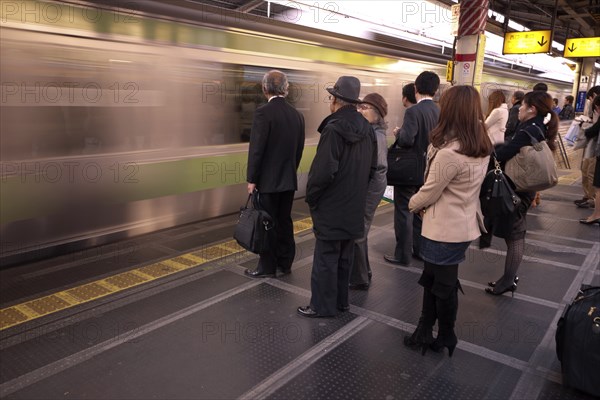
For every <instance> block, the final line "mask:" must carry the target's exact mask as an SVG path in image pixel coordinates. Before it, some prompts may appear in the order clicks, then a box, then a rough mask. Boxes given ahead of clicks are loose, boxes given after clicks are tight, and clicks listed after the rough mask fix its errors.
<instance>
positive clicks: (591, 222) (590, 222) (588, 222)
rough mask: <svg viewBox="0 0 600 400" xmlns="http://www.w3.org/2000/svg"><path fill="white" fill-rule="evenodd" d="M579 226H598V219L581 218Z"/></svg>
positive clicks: (599, 221) (599, 222) (599, 219)
mask: <svg viewBox="0 0 600 400" xmlns="http://www.w3.org/2000/svg"><path fill="white" fill-rule="evenodd" d="M579 223H580V224H585V225H594V224H598V225H600V218H596V219H592V220H588V219H587V218H583V219H580V220H579Z"/></svg>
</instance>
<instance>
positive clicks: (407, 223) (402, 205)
mask: <svg viewBox="0 0 600 400" xmlns="http://www.w3.org/2000/svg"><path fill="white" fill-rule="evenodd" d="M418 190H419V186H394V232H395V234H396V249H395V250H394V257H396V259H398V260H400V262H401V263H403V264H407V265H408V264H409V263H410V259H411V253H415V254H417V255H420V254H421V248H420V240H421V227H422V226H423V220H422V219H421V217H419V216H418V215H416V214H413V213H411V212H410V211H408V202H409V201H410V198H411V197H412V196H413V195H414V194H415V193H417V191H418Z"/></svg>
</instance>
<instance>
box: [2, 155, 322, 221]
mask: <svg viewBox="0 0 600 400" xmlns="http://www.w3.org/2000/svg"><path fill="white" fill-rule="evenodd" d="M315 152H316V146H306V148H305V149H304V154H303V157H302V161H301V162H300V167H299V169H298V173H299V174H306V173H308V170H309V168H310V164H311V162H312V160H313V158H314V155H315ZM247 162H248V154H247V152H240V153H233V154H230V155H223V156H210V157H201V158H194V159H186V160H177V161H165V162H158V163H151V164H150V163H149V164H137V163H124V164H120V165H117V164H111V165H100V164H99V163H97V162H94V161H85V160H83V161H79V162H77V161H71V160H69V159H66V160H64V161H58V162H54V161H48V162H44V161H31V162H27V161H23V162H19V163H11V162H4V163H2V172H3V173H6V172H10V171H14V172H15V173H16V174H15V175H13V176H3V177H2V178H0V204H2V207H0V223H1V224H6V223H9V222H12V221H18V220H22V219H27V218H35V217H38V216H44V215H50V214H53V213H56V212H58V211H62V210H64V207H65V205H68V204H76V203H79V204H82V202H84V203H85V202H87V203H88V204H102V205H110V204H120V203H128V202H132V201H139V200H148V199H154V198H158V197H163V196H171V195H181V194H184V193H192V192H197V191H202V190H209V189H215V188H219V187H224V186H229V185H236V184H240V183H244V182H246V166H247ZM75 187H76V188H77V191H76V192H74V191H69V189H70V188H75Z"/></svg>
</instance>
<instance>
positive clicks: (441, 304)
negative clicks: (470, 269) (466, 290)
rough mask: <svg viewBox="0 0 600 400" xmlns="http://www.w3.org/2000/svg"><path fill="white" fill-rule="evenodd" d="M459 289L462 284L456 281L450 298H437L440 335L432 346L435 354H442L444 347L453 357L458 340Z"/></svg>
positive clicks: (450, 291) (450, 292) (436, 305)
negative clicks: (456, 330)
mask: <svg viewBox="0 0 600 400" xmlns="http://www.w3.org/2000/svg"><path fill="white" fill-rule="evenodd" d="M458 289H461V291H462V288H461V287H460V282H458V281H456V286H455V287H454V288H451V289H450V290H449V295H448V297H446V298H444V297H445V296H444V295H441V296H439V295H438V296H436V297H435V300H436V302H435V307H436V310H437V316H438V328H439V329H438V335H437V338H436V339H435V340H434V341H433V343H432V344H431V349H432V350H433V351H435V352H440V351H442V350H443V349H444V347H447V348H448V355H449V356H450V357H452V353H454V349H455V348H456V344H457V343H458V338H457V337H456V333H454V324H455V322H456V314H457V312H458Z"/></svg>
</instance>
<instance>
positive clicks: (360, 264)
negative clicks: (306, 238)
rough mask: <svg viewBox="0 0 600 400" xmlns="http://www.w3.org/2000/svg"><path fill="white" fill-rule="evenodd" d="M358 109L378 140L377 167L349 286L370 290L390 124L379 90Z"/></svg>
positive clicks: (356, 244) (368, 191)
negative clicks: (372, 245)
mask: <svg viewBox="0 0 600 400" xmlns="http://www.w3.org/2000/svg"><path fill="white" fill-rule="evenodd" d="M358 111H359V112H360V113H361V114H362V115H363V117H365V118H366V119H367V121H369V123H370V124H371V126H372V127H373V130H374V132H375V137H376V139H377V168H376V169H375V173H374V174H372V176H371V178H370V179H369V187H368V189H367V201H366V207H365V233H364V235H363V237H362V238H360V239H356V241H355V242H354V261H353V263H352V270H351V271H352V272H351V273H350V289H357V290H367V289H369V285H370V284H371V277H372V276H373V274H372V272H371V265H370V263H369V245H368V237H369V230H370V229H371V222H373V217H374V216H375V210H376V209H377V205H378V204H379V202H380V201H381V197H382V196H383V192H385V187H386V186H387V178H386V172H387V139H386V133H385V131H386V129H387V124H386V122H385V120H384V118H385V116H386V115H387V112H388V105H387V102H386V101H385V99H384V98H383V97H382V96H381V95H380V94H379V93H369V94H368V95H366V96H365V98H364V99H363V100H362V102H361V103H360V104H359V106H358Z"/></svg>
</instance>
